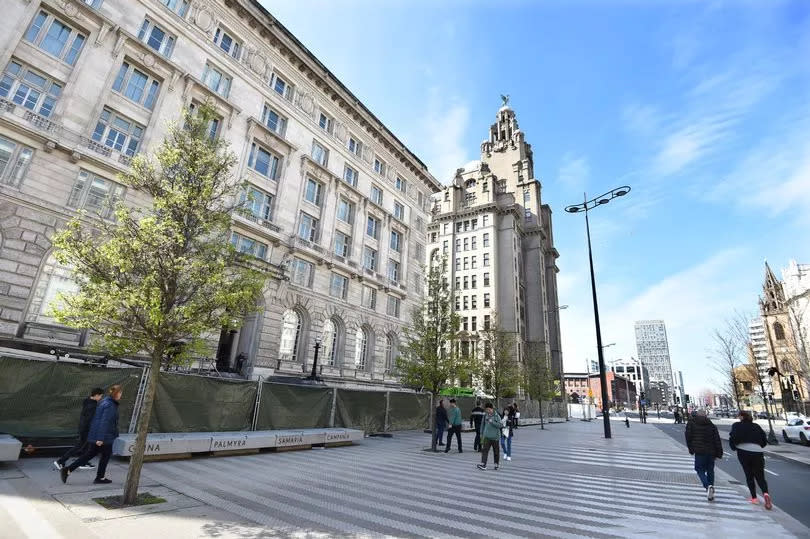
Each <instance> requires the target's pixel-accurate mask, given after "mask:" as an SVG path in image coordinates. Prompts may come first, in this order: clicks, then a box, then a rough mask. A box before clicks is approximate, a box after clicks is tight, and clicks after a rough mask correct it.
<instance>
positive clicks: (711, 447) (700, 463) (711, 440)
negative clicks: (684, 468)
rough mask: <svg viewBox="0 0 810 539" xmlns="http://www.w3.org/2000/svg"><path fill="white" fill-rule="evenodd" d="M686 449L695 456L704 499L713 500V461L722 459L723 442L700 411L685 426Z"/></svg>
mask: <svg viewBox="0 0 810 539" xmlns="http://www.w3.org/2000/svg"><path fill="white" fill-rule="evenodd" d="M686 447H688V448H689V454H690V455H694V456H695V471H696V472H697V474H698V477H699V478H700V482H701V483H703V488H705V489H706V497H707V498H708V500H709V501H712V500H714V459H721V458H723V442H721V441H720V433H719V432H718V431H717V427H716V426H715V425H714V423H712V422H711V421H710V420H709V418H708V417H706V410H703V409H700V410H698V411H697V412H696V413H695V416H694V419H692V420H691V421H690V422H689V423H687V425H686Z"/></svg>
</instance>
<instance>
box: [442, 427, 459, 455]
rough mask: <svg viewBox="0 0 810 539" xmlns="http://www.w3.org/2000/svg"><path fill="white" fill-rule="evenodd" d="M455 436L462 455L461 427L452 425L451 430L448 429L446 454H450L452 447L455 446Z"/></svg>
mask: <svg viewBox="0 0 810 539" xmlns="http://www.w3.org/2000/svg"><path fill="white" fill-rule="evenodd" d="M454 434H455V435H456V439H457V440H458V452H459V453H461V425H450V428H449V429H447V447H445V448H444V452H445V453H448V452H450V446H451V445H453V435H454Z"/></svg>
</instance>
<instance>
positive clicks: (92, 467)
mask: <svg viewBox="0 0 810 539" xmlns="http://www.w3.org/2000/svg"><path fill="white" fill-rule="evenodd" d="M79 469H80V470H95V469H96V467H95V465H93V464H85V465H84V466H79Z"/></svg>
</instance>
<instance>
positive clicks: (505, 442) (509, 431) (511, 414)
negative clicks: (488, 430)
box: [501, 404, 515, 460]
mask: <svg viewBox="0 0 810 539" xmlns="http://www.w3.org/2000/svg"><path fill="white" fill-rule="evenodd" d="M502 417H503V421H504V423H505V424H506V426H505V427H503V428H502V429H501V449H503V458H504V460H512V436H514V434H515V408H514V406H513V405H511V404H510V405H509V406H507V407H506V408H504V409H503V416H502Z"/></svg>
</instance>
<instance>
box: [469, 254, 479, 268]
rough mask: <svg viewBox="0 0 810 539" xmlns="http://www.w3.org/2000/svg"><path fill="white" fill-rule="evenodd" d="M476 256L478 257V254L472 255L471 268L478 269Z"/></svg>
mask: <svg viewBox="0 0 810 539" xmlns="http://www.w3.org/2000/svg"><path fill="white" fill-rule="evenodd" d="M476 258H477V257H476V256H471V257H470V269H476V263H475V262H476Z"/></svg>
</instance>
